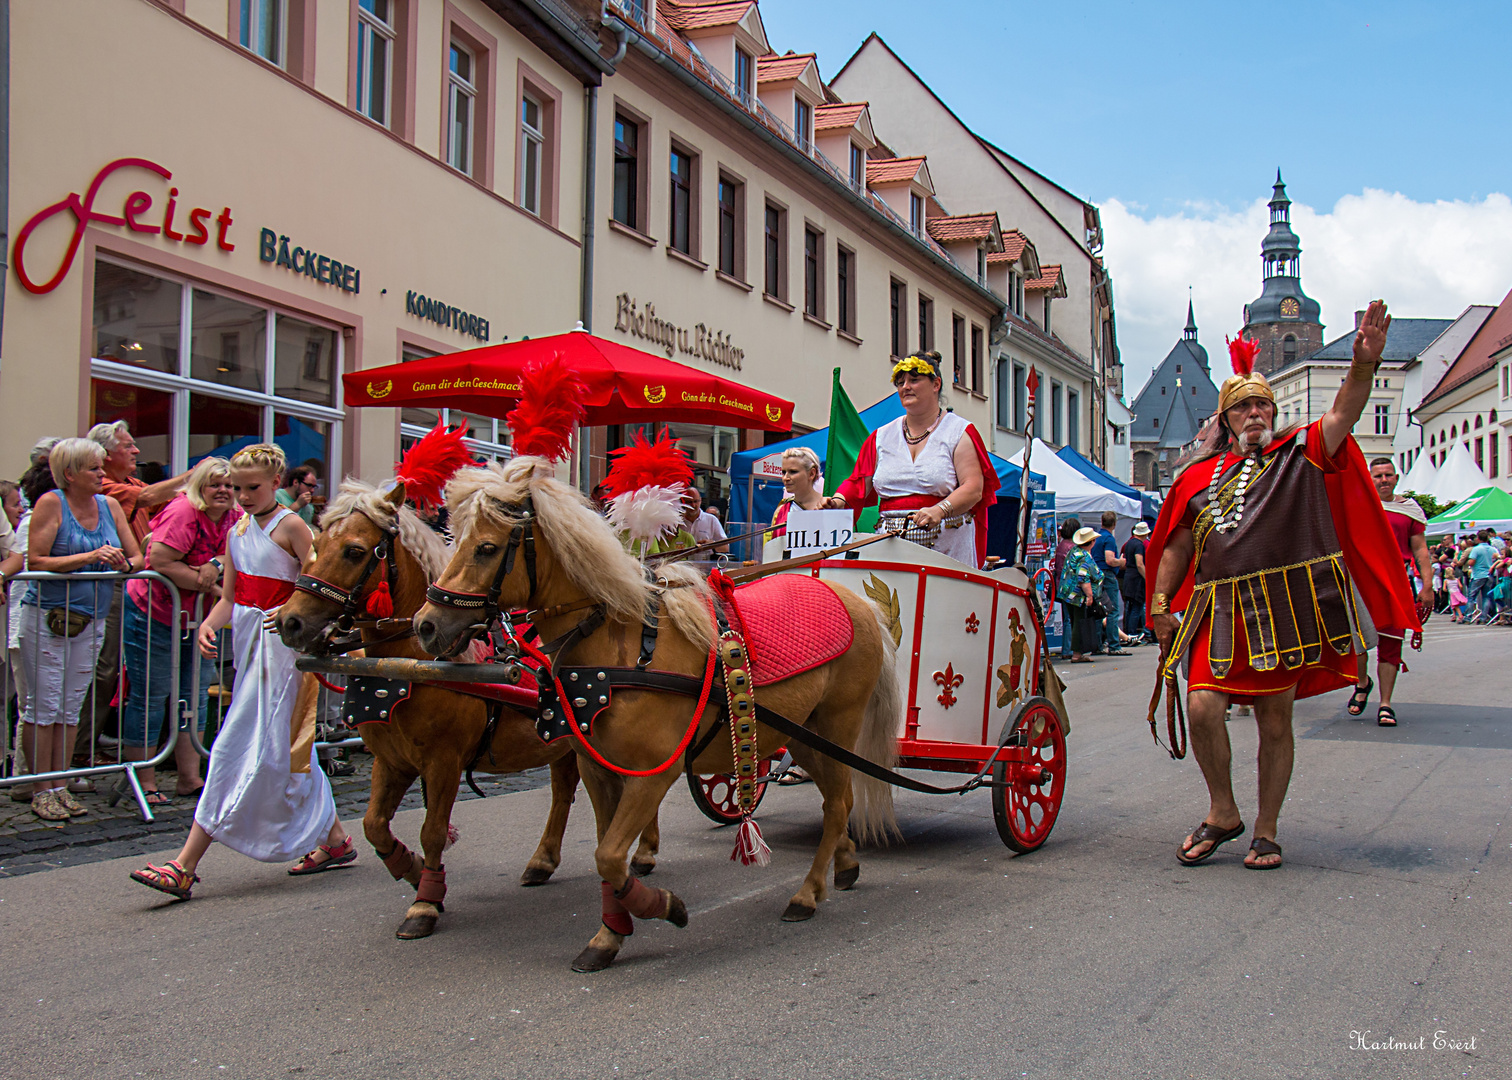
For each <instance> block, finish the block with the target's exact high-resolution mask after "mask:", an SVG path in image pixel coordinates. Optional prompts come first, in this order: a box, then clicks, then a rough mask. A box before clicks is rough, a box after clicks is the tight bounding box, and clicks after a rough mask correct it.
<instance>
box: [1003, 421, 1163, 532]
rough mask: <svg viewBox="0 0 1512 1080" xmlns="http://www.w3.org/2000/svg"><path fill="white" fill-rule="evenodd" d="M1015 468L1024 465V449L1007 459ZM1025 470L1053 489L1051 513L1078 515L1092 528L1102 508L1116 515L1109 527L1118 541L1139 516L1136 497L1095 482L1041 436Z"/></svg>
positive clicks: (1046, 486)
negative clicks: (1112, 527)
mask: <svg viewBox="0 0 1512 1080" xmlns="http://www.w3.org/2000/svg"><path fill="white" fill-rule="evenodd" d="M1008 460H1009V461H1011V462H1012V463H1013V464H1015V465H1017V466H1018V467H1019V468H1023V467H1024V451H1022V450H1020V451H1019V452H1018V453H1017V454H1015V455H1014V456H1013V457H1011V458H1009V459H1008ZM1029 470H1030V471H1031V472H1037V473H1040V474H1041V475H1043V476H1044V478H1045V490H1046V491H1053V492H1055V513H1056V516H1057V517H1061V518H1065V517H1068V516H1071V515H1075V516H1076V517H1079V518H1081V522H1082V524H1083V525H1090V526H1093V527H1094V528H1095V527H1096V526H1097V525H1098V524H1099V520H1098V519H1099V518H1100V516H1101V514H1102V512H1103V511H1104V510H1112V511H1113V512H1114V513H1115V514H1117V515H1118V527H1117V528H1116V529H1114V530H1113V533H1114V535H1115V536H1117V537H1118V539H1119V540H1120V541H1123V540H1127V539H1128V538H1129V532H1130V530H1131V529H1133V527H1134V523H1135V522H1136V521H1138V520H1139V500H1138V499H1132V498H1130V497H1129V496H1127V495H1120V494H1119V493H1118V492H1116V491H1110V490H1108V489H1107V488H1105V487H1103V486H1102V485H1101V484H1098V483H1095V482H1093V481H1092V480H1089V479H1088V478H1087V477H1085V476H1083V475H1082V474H1081V473H1080V472H1078V471H1077V470H1075V469H1073V468H1072V467H1071V466H1070V465H1067V464H1066V463H1065V462H1064V461H1062V460H1061V459H1060V458H1059V457H1057V456H1056V454H1055V451H1054V450H1052V449H1051V448H1050V447H1049V446H1047V445H1046V444H1045V443H1044V442H1043V441H1042V440H1040V439H1035V440H1034V454H1033V456H1032V457H1031V458H1030V461H1029Z"/></svg>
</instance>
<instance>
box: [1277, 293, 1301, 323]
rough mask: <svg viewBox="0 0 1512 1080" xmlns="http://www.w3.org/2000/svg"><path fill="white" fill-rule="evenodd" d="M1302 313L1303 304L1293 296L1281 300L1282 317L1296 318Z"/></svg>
mask: <svg viewBox="0 0 1512 1080" xmlns="http://www.w3.org/2000/svg"><path fill="white" fill-rule="evenodd" d="M1301 314H1302V308H1301V306H1300V305H1299V304H1298V303H1297V302H1296V301H1295V300H1293V299H1292V298H1291V297H1287V298H1286V299H1285V300H1283V301H1281V317H1282V318H1283V319H1295V318H1298V317H1299V316H1300V315H1301Z"/></svg>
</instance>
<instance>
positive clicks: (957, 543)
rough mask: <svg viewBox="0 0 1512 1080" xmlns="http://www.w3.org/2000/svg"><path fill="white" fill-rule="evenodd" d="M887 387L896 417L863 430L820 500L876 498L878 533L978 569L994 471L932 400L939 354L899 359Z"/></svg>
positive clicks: (848, 502)
mask: <svg viewBox="0 0 1512 1080" xmlns="http://www.w3.org/2000/svg"><path fill="white" fill-rule="evenodd" d="M893 385H894V386H895V387H897V390H898V399H899V401H901V402H902V404H903V415H902V416H900V417H899V418H898V419H896V420H892V421H889V422H888V423H886V424H883V425H882V426H881V427H880V428H878V429H877V430H876V431H874V432H872V433H871V434H870V435H868V436H867V438H866V442H864V443H863V444H862V445H861V452H860V453H859V454H858V455H857V457H856V467H855V469H854V471H852V473H851V475H850V478H849V479H848V480H846V481H845V483H843V484H841V485H840V490H839V491H838V492H837V493H836V494H834V495H832V496H830V497H829V498H828V499H826V500H825V501H824V504H823V505H825V506H828V507H833V508H836V509H839V508H844V507H850V508H851V509H852V510H854V511H856V512H857V514H859V513H860V511H861V509H862V508H863V507H867V506H872V505H874V504H880V507H879V508H880V511H881V522H880V529H881V530H882V531H889V530H893V531H899V530H901V531H902V533H903V536H904V538H905V539H908V540H913V541H914V542H916V543H919V544H923V545H924V546H925V547H929V548H933V549H934V550H936V551H938V552H940V553H941V554H942V555H949V556H950V557H951V558H953V559H956V560H958V561H959V562H963V563H965V564H966V565H967V566H971V567H980V566H981V565H982V560H983V559H985V558H986V556H987V508H988V507H990V506H991V505H992V504H993V503H995V502H996V501H997V488H998V477H997V473H996V471H994V469H993V468H992V463H991V462H990V461H989V459H988V457H987V447H986V445H985V444H984V443H983V442H982V436H981V435H980V434H979V433H978V432H977V429H976V428H975V427H974V426H972V425H971V424H970V423H968V422H967V421H966V420H963V419H962V418H961V417H960V416H957V415H956V414H955V413H953V412H950V411H949V410H947V409H946V408H945V407H944V405H943V404H942V403H941V401H940V389H941V385H942V383H941V379H940V354H939V353H937V352H928V353H923V354H919V355H914V356H910V357H908V358H907V359H905V360H900V361H898V363H897V364H896V365H894V367H893Z"/></svg>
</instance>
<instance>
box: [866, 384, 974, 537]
mask: <svg viewBox="0 0 1512 1080" xmlns="http://www.w3.org/2000/svg"><path fill="white" fill-rule="evenodd" d="M966 427H967V421H965V420H963V419H962V418H961V417H960V416H958V415H956V414H955V413H953V412H948V413H946V414H945V415H944V416H942V417H940V423H939V425H938V426H936V428H935V429H934V430H933V431H932V432H930V433H929V438H928V439H927V440H926V441H925V443H924V445H923V446H922V447H921V448H920V449H919V456H918V457H917V458H915V457H913V456H911V455H910V454H909V446H908V443H907V442H905V441H904V439H903V417H901V416H900V417H898V419H896V420H889V421H888V422H887V423H885V424H883V425H882V426H881V427H879V428H878V429H877V471H876V473H874V474H873V476H872V487H873V489H874V490H875V491H876V492H877V495H878V497H879V498H882V499H897V498H901V497H903V496H905V495H932V496H935V497H936V498H939V499H943V498H944V497H945V496H947V495H949V494H950V493H951V492H952V491H954V490H955V489H956V487H957V486H959V483H960V481H959V479H958V478H957V477H956V468H955V456H954V455H955V450H956V445H957V444H958V443H960V441H961V440H962V439H964V438H965V437H966ZM934 550H935V551H938V552H939V553H940V554H941V555H949V556H950V557H951V558H952V559H955V560H956V561H957V562H963V563H965V564H966V565H967V566H972V567H974V566H976V564H977V555H976V528H975V524H974V522H973V519H972V518H971V516H970V515H967V517H966V521H965V524H964V525H963V526H961V527H960V528H955V529H941V530H940V538H939V539H938V540H937V541H935V544H934Z"/></svg>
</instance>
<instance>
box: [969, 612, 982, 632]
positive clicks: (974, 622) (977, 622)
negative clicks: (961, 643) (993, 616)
mask: <svg viewBox="0 0 1512 1080" xmlns="http://www.w3.org/2000/svg"><path fill="white" fill-rule="evenodd" d="M981 627H982V620H981V619H979V618H977V613H976V612H974V611H973V612H972V613H971V614H970V615H968V616H966V632H967V633H968V634H974V633H976V632H977V631H978V630H980V629H981Z"/></svg>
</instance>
